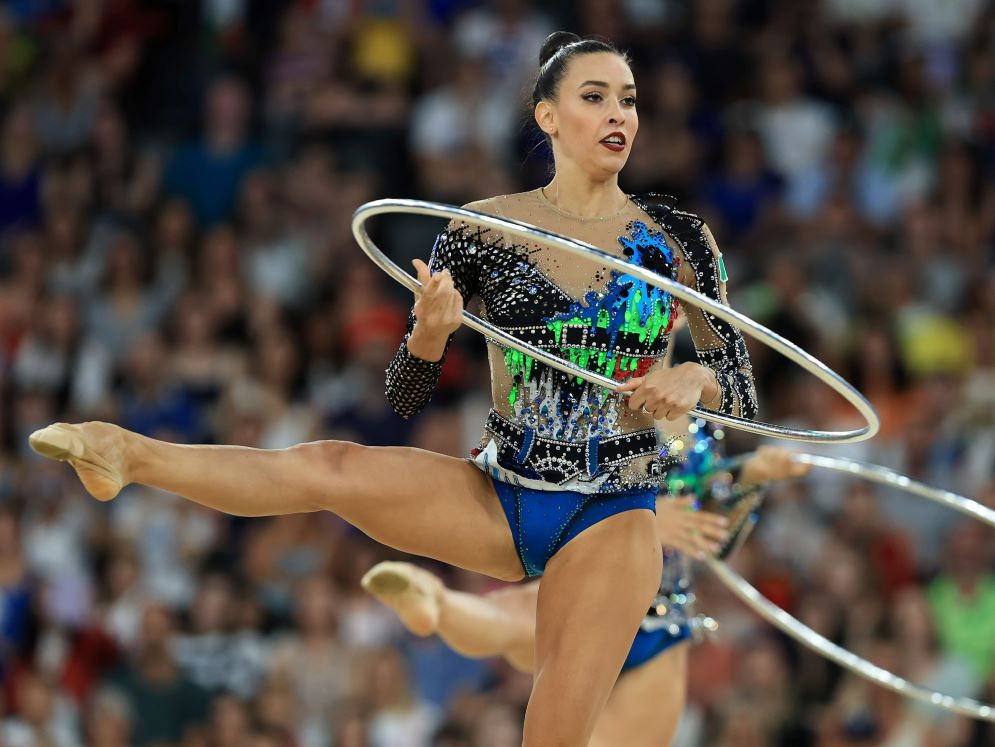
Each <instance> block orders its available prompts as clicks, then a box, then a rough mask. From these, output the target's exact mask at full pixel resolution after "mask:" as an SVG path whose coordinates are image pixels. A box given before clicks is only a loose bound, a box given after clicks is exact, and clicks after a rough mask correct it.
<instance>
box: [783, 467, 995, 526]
mask: <svg viewBox="0 0 995 747" xmlns="http://www.w3.org/2000/svg"><path fill="white" fill-rule="evenodd" d="M791 458H792V460H793V461H796V462H798V463H800V464H810V465H812V466H813V467H823V468H825V469H831V470H835V471H836V472H843V473H845V474H848V475H852V476H854V477H860V478H862V479H864V480H868V481H870V482H876V483H880V484H881V485H887V486H888V487H892V488H898V489H899V490H904V491H905V492H907V493H912V494H913V495H918V496H919V497H921V498H926V499H927V500H931V501H933V502H934V503H939V504H940V505H942V506H947V507H948V508H952V509H954V510H955V511H960V512H961V513H962V514H966V515H967V516H970V517H971V518H972V519H977V520H978V521H981V522H984V523H985V524H988V525H989V526H990V527H992V528H995V510H992V509H990V508H988V507H987V506H984V505H982V504H980V503H978V502H977V501H974V500H971V499H970V498H965V497H964V496H962V495H957V493H951V492H950V491H949V490H943V489H942V488H934V487H933V486H932V485H927V484H926V483H923V482H919V481H918V480H913V479H912V478H911V477H907V476H906V475H903V474H902V473H901V472H896V471H895V470H892V469H888V468H887V467H882V466H880V465H878V464H867V463H866V462H856V461H854V460H852V459H844V458H842V457H828V456H822V455H818V454H793V455H792V457H791Z"/></svg>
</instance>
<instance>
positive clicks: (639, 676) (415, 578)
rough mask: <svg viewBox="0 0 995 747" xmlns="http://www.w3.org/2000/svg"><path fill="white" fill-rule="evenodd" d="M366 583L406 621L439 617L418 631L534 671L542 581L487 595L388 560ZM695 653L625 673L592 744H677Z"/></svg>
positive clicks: (668, 655)
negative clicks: (689, 661)
mask: <svg viewBox="0 0 995 747" xmlns="http://www.w3.org/2000/svg"><path fill="white" fill-rule="evenodd" d="M378 579H379V580H382V581H386V580H387V579H393V581H394V583H383V584H380V585H379V586H378V584H377V580H378ZM398 582H401V583H398ZM363 585H364V587H365V588H367V590H369V591H371V592H372V593H373V594H374V595H375V596H377V598H378V599H380V600H381V601H383V602H384V603H385V604H387V605H388V606H390V607H391V608H392V609H393V610H394V611H395V612H397V613H398V615H399V616H400V618H401V620H402V621H404V622H405V624H406V625H408V622H409V621H410V620H412V619H414V620H418V621H419V622H420V621H422V620H425V619H431V620H432V621H433V622H432V625H430V626H422V627H417V629H413V630H412V632H415V633H417V634H418V635H430V634H432V633H435V634H437V635H438V636H439V637H440V638H442V640H444V641H445V642H446V643H447V644H448V645H449V646H450V647H451V648H452V649H454V650H455V651H458V652H460V653H461V654H463V655H465V656H469V657H471V658H475V659H481V658H487V657H490V656H502V657H504V658H505V659H507V660H508V661H509V662H510V663H511V664H512V665H513V666H514V667H515V668H517V669H519V670H521V671H523V672H532V671H533V651H534V646H535V613H536V602H537V599H538V592H539V582H538V581H533V582H531V583H528V584H521V585H516V586H510V587H507V588H505V589H500V590H498V591H494V592H490V593H487V594H468V593H466V592H461V591H456V590H454V589H449V588H447V587H446V586H445V585H444V584H443V583H442V582H441V581H440V580H439V579H438V578H437V577H435V576H434V575H433V574H431V573H429V572H428V571H426V570H424V569H422V568H418V567H417V566H414V565H411V564H409V563H390V562H388V563H380V564H378V565H377V566H374V568H373V569H371V570H370V572H369V573H367V575H366V577H365V578H364V579H363ZM408 627H409V628H411V625H408ZM687 657H688V646H687V643H686V642H682V643H679V644H677V645H675V646H674V647H672V648H671V649H669V650H668V651H665V652H664V653H662V654H660V655H658V656H656V657H654V658H653V659H652V660H651V661H649V662H647V663H645V664H643V665H642V666H639V667H635V668H634V669H630V670H628V671H627V672H626V673H625V674H624V675H622V676H621V677H620V678H619V680H618V682H616V683H615V687H614V688H613V690H612V693H611V695H610V696H609V698H608V703H607V704H606V705H605V708H604V710H603V711H602V712H601V715H600V717H599V718H598V720H597V723H596V725H595V728H594V735H593V736H592V737H591V740H590V742H589V744H588V747H617V746H618V745H626V747H661V746H663V745H668V744H670V742H671V740H672V739H673V736H674V733H675V732H676V731H677V724H678V722H679V720H680V716H681V712H682V711H683V709H684V700H685V693H686V680H687Z"/></svg>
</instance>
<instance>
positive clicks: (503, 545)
mask: <svg viewBox="0 0 995 747" xmlns="http://www.w3.org/2000/svg"><path fill="white" fill-rule="evenodd" d="M32 446H33V447H34V448H35V449H36V450H38V451H40V452H41V453H43V454H45V455H46V456H51V457H53V458H57V459H66V460H67V461H70V463H72V464H73V466H74V467H75V468H76V471H77V473H78V474H79V476H80V478H81V479H82V480H83V483H84V485H85V486H86V488H87V490H89V491H90V492H91V494H94V495H95V496H96V497H99V498H103V499H109V498H112V497H113V496H114V494H115V493H116V489H115V488H114V485H115V484H117V485H118V487H120V485H126V484H128V483H132V482H134V483H140V484H143V485H149V486H152V487H156V488H160V489H162V490H167V491H169V492H172V493H176V494H178V495H181V496H184V497H185V498H189V499H190V500H193V501H196V502H197V503H200V504H202V505H205V506H209V507H210V508H214V509H217V510H219V511H224V512H225V513H229V514H235V515H239V516H267V515H275V514H290V513H300V512H305V511H319V510H322V509H325V510H328V511H332V512H334V513H336V514H338V515H339V516H341V517H342V518H343V519H345V520H346V521H348V522H349V523H351V524H353V525H355V526H356V527H358V528H359V529H361V530H362V531H364V532H366V533H367V534H368V535H370V536H371V537H373V538H374V539H375V540H377V541H379V542H382V543H384V544H386V545H390V546H391V547H395V548H397V549H399V550H403V551H405V552H410V553H414V554H417V555H423V556H426V557H431V558H436V559H438V560H441V561H443V562H446V563H449V564H451V565H456V566H460V567H463V568H467V569H469V570H474V571H479V572H481V573H486V574H488V575H491V576H495V577H497V578H504V579H517V578H521V576H522V569H521V563H520V561H519V560H518V555H517V553H516V551H515V546H514V542H513V540H512V537H511V532H510V531H509V529H508V524H507V520H506V519H505V517H504V513H503V512H502V510H501V505H500V502H499V501H498V498H497V494H496V493H495V492H494V487H493V485H492V484H491V482H490V479H489V478H488V477H487V476H485V475H484V474H483V473H482V472H481V471H480V470H479V469H477V468H476V467H474V466H473V465H472V464H470V463H469V462H467V461H466V460H463V459H455V458H453V457H447V456H442V455H439V454H434V453H432V452H429V451H424V450H422V449H412V448H404V447H380V448H377V447H368V446H361V445H359V444H354V443H350V442H348V441H315V442H312V443H306V444H299V445H297V446H294V447H291V448H289V449H273V450H267V449H251V448H247V447H242V446H188V445H181V444H171V443H167V442H164V441H157V440H155V439H151V438H146V437H144V436H140V435H138V434H135V433H131V432H130V431H126V430H124V429H122V428H119V427H117V426H115V425H110V424H108V423H84V424H82V425H72V426H61V425H60V426H54V427H53V426H50V427H49V428H46V429H43V430H42V431H40V432H39V433H37V434H35V436H33V437H32Z"/></svg>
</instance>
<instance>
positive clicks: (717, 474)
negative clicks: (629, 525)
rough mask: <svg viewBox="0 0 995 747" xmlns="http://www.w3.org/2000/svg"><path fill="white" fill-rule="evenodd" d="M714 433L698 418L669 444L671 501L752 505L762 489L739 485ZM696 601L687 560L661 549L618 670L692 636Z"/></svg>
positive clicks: (698, 618) (699, 621) (697, 621)
mask: <svg viewBox="0 0 995 747" xmlns="http://www.w3.org/2000/svg"><path fill="white" fill-rule="evenodd" d="M715 433H716V431H715V429H713V428H711V427H710V426H707V425H706V424H705V421H703V420H697V421H695V422H692V423H691V424H690V426H689V428H688V434H687V436H685V437H682V438H680V439H676V444H675V443H672V448H673V450H674V451H675V452H678V453H679V454H680V456H681V458H682V461H681V463H680V464H679V465H678V466H677V467H674V468H673V469H671V470H669V471H668V472H667V476H666V482H667V486H668V489H669V493H670V494H671V496H672V497H677V496H682V495H693V496H695V497H696V498H697V499H698V500H699V501H702V500H705V499H706V498H708V497H709V496H713V495H719V496H726V495H729V494H730V493H735V494H736V497H737V500H738V501H740V502H748V503H750V504H751V505H756V502H758V501H759V500H761V499H762V497H761V494H762V493H763V486H762V485H744V484H742V483H740V482H739V474H740V468H741V467H740V465H737V466H733V465H732V464H731V463H730V462H727V461H726V460H724V459H723V450H722V448H721V431H719V436H720V437H719V438H716V437H715ZM694 601H695V599H694V591H693V590H692V588H691V563H690V559H689V558H688V557H687V556H686V555H684V554H683V553H681V552H679V551H678V550H674V549H671V548H664V550H663V572H662V574H661V578H660V588H659V591H658V592H657V595H656V598H655V599H654V600H653V604H652V605H651V606H650V609H649V612H648V613H647V615H646V617H645V618H643V622H642V624H641V625H640V627H639V631H638V632H637V633H636V637H635V640H634V641H633V642H632V647H631V648H630V649H629V654H628V656H627V657H626V659H625V663H624V664H623V666H622V672H623V673H624V672H627V671H628V670H630V669H634V668H635V667H638V666H641V665H643V664H645V663H647V662H649V661H651V660H652V659H654V658H655V657H657V656H659V655H660V654H662V653H663V652H664V651H667V650H668V649H670V648H671V647H672V646H675V645H677V644H678V643H680V642H681V641H684V640H687V639H688V638H691V637H692V635H693V634H694V629H695V627H696V626H702V618H701V616H695V614H694Z"/></svg>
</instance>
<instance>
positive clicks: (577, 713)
mask: <svg viewBox="0 0 995 747" xmlns="http://www.w3.org/2000/svg"><path fill="white" fill-rule="evenodd" d="M654 518H655V517H654V515H653V513H652V511H648V510H646V509H636V510H631V511H625V512H623V513H619V514H615V515H614V516H611V517H610V518H608V519H605V520H604V521H601V522H599V523H598V524H595V525H594V526H592V527H589V528H588V529H586V530H584V532H582V533H581V534H580V535H578V536H577V537H576V538H575V539H574V540H572V541H571V542H570V543H569V544H567V545H566V546H565V547H564V548H563V549H562V550H560V551H559V552H558V553H557V554H556V555H554V556H553V558H552V559H551V560H550V561H549V563H548V564H547V566H546V574H545V576H544V578H543V581H542V585H541V587H540V589H539V599H538V606H537V615H536V648H535V656H536V658H535V666H536V680H535V685H534V687H533V691H532V698H531V699H530V701H529V707H528V710H527V712H526V716H525V742H524V745H527V746H528V747H531V746H532V745H543V747H547V746H548V745H561V744H562V745H580V744H586V743H587V740H588V739H589V738H590V736H591V732H592V730H593V728H594V724H595V721H596V719H597V717H598V714H599V713H600V712H601V709H602V708H603V707H604V704H605V702H606V701H607V699H608V694H609V693H610V692H611V688H612V685H614V683H615V680H616V678H617V677H618V673H619V670H620V669H621V668H622V663H623V662H624V661H625V657H626V654H627V653H628V651H629V647H630V645H631V644H632V640H633V638H634V636H635V633H636V630H637V629H638V627H639V623H640V621H641V620H642V618H643V616H644V615H645V613H646V610H647V608H648V607H649V605H650V602H651V601H652V599H653V595H654V593H655V592H656V590H657V588H658V586H659V582H660V564H661V556H660V546H659V541H658V540H657V537H656V533H655V521H654Z"/></svg>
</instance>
